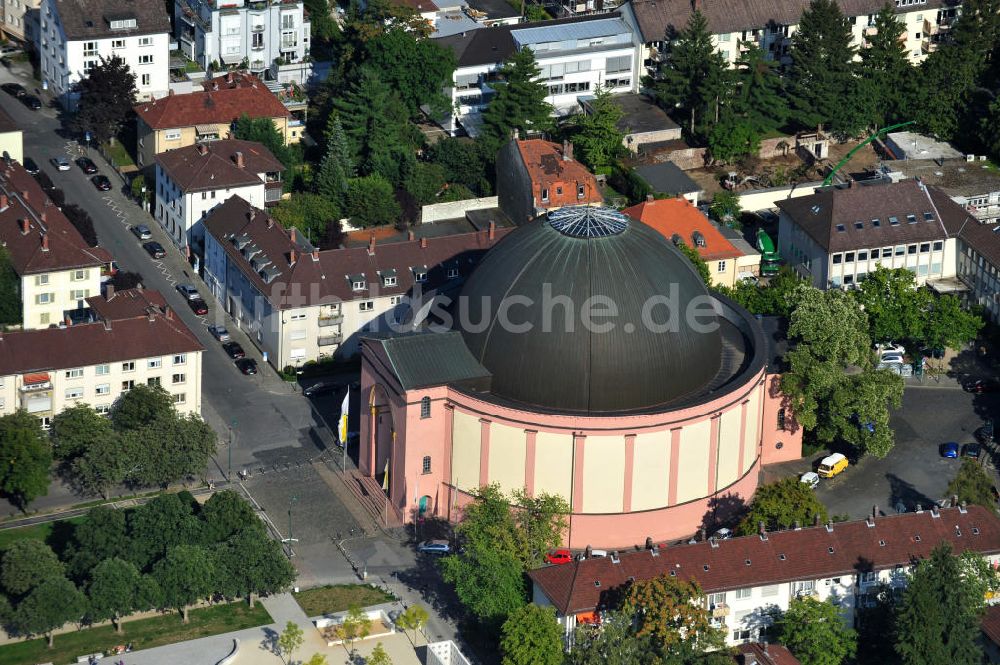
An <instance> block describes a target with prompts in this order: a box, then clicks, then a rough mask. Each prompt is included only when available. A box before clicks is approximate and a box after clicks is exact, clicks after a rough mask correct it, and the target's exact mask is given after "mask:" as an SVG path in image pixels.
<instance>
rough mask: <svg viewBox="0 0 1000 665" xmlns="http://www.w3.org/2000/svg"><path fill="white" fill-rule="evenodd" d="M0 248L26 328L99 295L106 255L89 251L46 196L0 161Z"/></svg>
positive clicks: (62, 316)
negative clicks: (14, 279)
mask: <svg viewBox="0 0 1000 665" xmlns="http://www.w3.org/2000/svg"><path fill="white" fill-rule="evenodd" d="M0 244H2V245H3V246H4V247H5V248H6V250H7V254H8V255H9V256H10V263H11V266H12V267H13V269H14V272H15V273H17V276H18V278H19V279H20V280H21V319H22V324H23V326H24V327H25V328H48V327H49V326H54V325H59V324H62V323H64V322H65V320H66V319H67V318H68V317H70V316H71V314H72V313H73V312H74V311H75V310H79V309H81V308H83V307H84V306H85V303H84V301H85V300H86V299H87V298H89V297H90V296H94V295H97V294H98V293H100V288H101V271H102V269H103V268H104V267H105V266H107V265H109V264H110V263H111V256H110V255H109V254H108V253H107V252H106V251H105V250H103V249H102V248H100V247H88V246H87V243H86V242H85V241H84V239H83V238H82V237H81V236H80V233H79V232H78V231H77V230H76V229H75V228H74V227H73V225H72V224H70V222H69V220H68V219H66V216H65V215H63V213H62V211H60V210H59V208H58V207H57V206H56V205H55V204H53V203H52V201H51V200H50V199H49V198H48V197H47V196H46V195H45V191H44V190H43V189H42V188H41V186H40V185H39V184H38V183H37V182H36V181H35V179H34V178H33V177H31V175H29V174H28V172H27V171H25V170H24V167H22V166H21V165H20V164H18V163H17V162H13V161H11V162H7V163H6V164H4V163H2V162H0Z"/></svg>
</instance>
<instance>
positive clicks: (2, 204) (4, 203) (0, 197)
mask: <svg viewBox="0 0 1000 665" xmlns="http://www.w3.org/2000/svg"><path fill="white" fill-rule="evenodd" d="M9 205H10V202H9V201H8V199H7V195H6V194H0V210H6V209H7V207H8V206H9Z"/></svg>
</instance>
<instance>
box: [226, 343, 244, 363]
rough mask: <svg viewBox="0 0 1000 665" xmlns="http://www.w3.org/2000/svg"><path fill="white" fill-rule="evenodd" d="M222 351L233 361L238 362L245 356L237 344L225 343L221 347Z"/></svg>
mask: <svg viewBox="0 0 1000 665" xmlns="http://www.w3.org/2000/svg"><path fill="white" fill-rule="evenodd" d="M222 350H223V351H225V352H226V355H227V356H229V357H230V358H232V359H233V360H239V359H240V358H243V357H245V356H246V355H247V354H246V352H245V351H244V350H243V347H242V346H240V343H239V342H227V343H226V344H223V345H222Z"/></svg>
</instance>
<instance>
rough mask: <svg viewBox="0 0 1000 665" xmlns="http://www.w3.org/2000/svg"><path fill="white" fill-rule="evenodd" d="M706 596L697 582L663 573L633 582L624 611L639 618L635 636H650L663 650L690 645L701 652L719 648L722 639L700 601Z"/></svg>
mask: <svg viewBox="0 0 1000 665" xmlns="http://www.w3.org/2000/svg"><path fill="white" fill-rule="evenodd" d="M703 596H704V594H703V593H702V591H701V587H700V586H699V585H698V582H696V581H695V580H694V579H691V580H687V581H684V580H680V579H677V578H676V577H670V576H668V575H665V574H661V575H659V576H658V577H654V578H653V579H649V580H642V581H637V582H635V583H633V584H632V585H631V586H630V587H629V588H628V590H627V591H626V594H625V599H624V602H623V604H622V608H623V609H624V610H625V612H626V613H627V614H628V615H630V616H635V617H636V622H637V624H636V634H637V635H638V636H639V637H643V636H646V635H649V636H650V637H651V639H652V640H653V642H654V643H655V644H657V645H659V646H660V648H663V649H670V648H671V647H673V646H675V645H677V644H680V643H688V644H690V645H692V646H696V647H698V648H700V649H701V650H705V649H706V648H708V647H713V646H719V645H720V644H721V640H722V636H721V635H720V634H719V633H718V631H717V630H716V629H715V628H713V627H712V625H711V617H710V616H709V612H708V609H706V608H705V607H704V606H703V605H702V604H701V602H699V601H700V599H701V598H702V597H703Z"/></svg>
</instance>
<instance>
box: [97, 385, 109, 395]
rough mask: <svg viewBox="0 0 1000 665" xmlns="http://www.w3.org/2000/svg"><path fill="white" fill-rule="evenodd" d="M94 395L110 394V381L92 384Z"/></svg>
mask: <svg viewBox="0 0 1000 665" xmlns="http://www.w3.org/2000/svg"><path fill="white" fill-rule="evenodd" d="M94 394H95V395H110V394H111V384H110V383H99V384H97V385H96V386H94Z"/></svg>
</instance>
